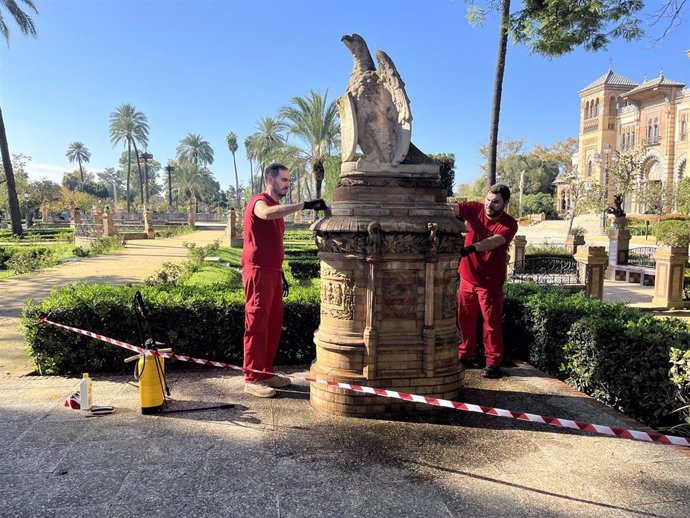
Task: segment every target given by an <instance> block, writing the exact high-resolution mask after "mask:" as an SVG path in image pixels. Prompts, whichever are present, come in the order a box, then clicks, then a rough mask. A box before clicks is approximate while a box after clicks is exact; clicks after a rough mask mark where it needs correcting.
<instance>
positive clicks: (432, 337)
mask: <svg viewBox="0 0 690 518" xmlns="http://www.w3.org/2000/svg"><path fill="white" fill-rule="evenodd" d="M355 37H356V38H355ZM346 38H350V39H351V40H354V43H353V45H352V46H350V45H348V41H346ZM343 41H346V45H348V47H350V48H351V50H352V51H353V55H354V56H355V70H354V71H353V76H355V75H356V74H358V73H359V72H361V68H362V63H364V64H365V65H367V63H368V65H367V66H371V67H373V62H372V61H371V57H370V56H369V54H368V49H367V48H366V44H365V43H364V40H362V39H361V37H358V36H357V35H353V36H351V37H344V38H343ZM355 44H356V45H355ZM353 48H354V49H355V50H353ZM381 54H383V53H382V52H380V51H379V53H377V56H378V57H379V62H380V63H381V61H382V57H381ZM367 56H368V60H367ZM386 59H388V62H389V63H390V66H392V67H393V72H395V67H394V65H392V62H391V61H390V58H388V57H387V56H386ZM383 69H384V66H383V65H382V67H381V69H380V70H379V71H375V70H370V71H368V72H369V73H370V77H371V78H373V75H372V74H380V75H381V76H385V75H386V73H390V72H391V71H390V67H385V70H383ZM358 71H359V72H358ZM395 75H396V76H397V72H395ZM360 79H361V78H360ZM356 80H358V79H356V78H355V80H353V79H352V78H351V79H350V84H349V85H348V93H347V94H346V95H345V97H343V98H342V99H341V101H340V118H341V132H342V133H341V134H342V145H343V164H342V167H341V175H340V182H339V183H338V185H337V186H336V187H335V189H334V194H333V204H332V208H331V214H330V215H327V216H326V217H324V218H323V219H320V220H318V221H316V222H315V223H314V224H313V225H312V226H311V228H312V230H313V231H314V232H315V236H316V244H317V246H318V249H319V258H320V260H321V321H320V325H319V328H318V330H317V331H316V333H315V334H314V341H315V343H316V360H315V362H314V363H313V364H312V368H311V374H312V376H314V377H317V378H322V379H323V378H325V379H327V380H330V381H340V382H348V383H355V384H359V385H365V386H370V387H375V388H387V389H392V390H397V391H400V392H408V393H413V394H421V395H425V396H431V397H438V398H445V399H456V398H458V397H459V395H460V391H461V388H462V379H463V375H464V370H463V369H462V367H461V366H460V363H459V361H458V342H459V336H458V331H457V324H456V320H457V289H458V276H457V268H458V259H459V250H460V248H461V247H462V242H463V236H462V231H463V230H464V226H463V224H462V223H460V222H459V221H458V220H457V219H456V218H455V217H454V216H453V212H452V209H451V208H450V207H449V206H448V205H447V203H446V188H445V187H444V186H443V185H442V184H441V181H440V177H439V167H438V165H436V164H435V163H434V162H433V161H432V160H430V159H429V158H428V157H427V156H426V155H424V154H423V153H422V152H421V151H419V150H418V149H417V148H416V147H414V145H412V144H411V143H410V140H409V138H410V134H409V124H410V122H411V116H410V117H409V120H408V119H404V118H403V119H404V120H406V121H407V122H403V123H400V120H401V118H400V117H397V115H401V117H402V110H404V109H405V108H404V107H403V108H402V109H401V108H399V107H398V108H396V105H395V103H394V102H393V101H392V100H391V98H393V99H397V100H399V101H401V100H405V99H407V96H406V95H405V94H404V91H397V92H395V91H394V92H391V93H390V94H389V95H388V102H389V103H390V105H388V106H378V105H376V104H374V105H371V104H370V105H367V104H366V101H365V100H364V99H363V98H362V97H358V93H357V88H358V86H357V83H356ZM353 81H355V83H353ZM385 82H386V78H385V77H382V78H381V80H380V81H378V82H376V83H375V84H374V87H375V88H378V87H381V85H383V84H385ZM401 84H402V81H400V82H399V83H398V88H400V89H402V86H401ZM371 85H372V83H367V84H364V83H362V82H361V81H360V83H359V86H360V87H361V88H368V87H369V86H371ZM377 85H378V86H377ZM360 93H361V92H360ZM377 99H378V100H379V101H378V102H385V101H383V100H382V99H386V96H383V95H379V96H378V97H377ZM406 102H407V103H409V100H408V101H406ZM407 109H408V110H409V104H408V105H407ZM396 110H397V111H396ZM391 112H393V114H394V115H393V116H391V117H390V118H388V119H385V118H384V119H381V118H379V119H378V120H377V116H378V115H380V114H381V113H389V114H390V113H391ZM367 114H368V115H367ZM371 124H374V125H378V130H376V128H371V127H369V125H371ZM401 127H402V128H403V130H404V128H405V127H407V128H408V130H407V134H405V131H402V130H401ZM396 129H397V130H399V131H397V132H396ZM362 138H365V139H366V138H368V139H379V140H378V141H377V142H371V141H363V140H362ZM395 139H398V140H395ZM400 139H402V141H401V140H400ZM405 140H406V141H405ZM357 145H359V146H360V148H361V149H362V150H363V151H364V157H363V158H361V159H359V160H356V161H355V160H354V149H355V148H356V146H357ZM387 145H388V147H386V146H387ZM401 149H404V151H405V153H404V154H402V155H400V154H399V153H400V150H401ZM382 150H383V151H382ZM386 152H387V153H388V154H386ZM396 153H397V154H396ZM395 162H398V163H397V164H396V163H395ZM310 390H311V398H310V402H311V405H312V406H313V407H314V408H317V409H320V410H324V411H327V412H330V413H334V414H343V415H355V416H356V415H380V414H390V413H399V412H408V411H420V410H430V409H433V408H434V407H431V406H428V405H422V404H416V403H408V402H404V401H400V400H396V399H387V398H383V397H379V396H371V395H366V394H360V393H354V392H351V391H347V390H344V389H338V388H335V387H331V386H326V385H321V384H315V383H313V384H312V385H311V389H310Z"/></svg>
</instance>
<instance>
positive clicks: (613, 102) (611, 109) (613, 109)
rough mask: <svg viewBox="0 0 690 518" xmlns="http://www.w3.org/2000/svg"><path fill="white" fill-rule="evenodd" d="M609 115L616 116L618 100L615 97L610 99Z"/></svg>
mask: <svg viewBox="0 0 690 518" xmlns="http://www.w3.org/2000/svg"><path fill="white" fill-rule="evenodd" d="M609 115H616V98H615V97H614V96H613V95H612V96H611V97H609Z"/></svg>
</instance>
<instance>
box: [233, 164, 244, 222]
mask: <svg viewBox="0 0 690 518" xmlns="http://www.w3.org/2000/svg"><path fill="white" fill-rule="evenodd" d="M232 165H234V166H235V194H237V210H242V196H241V195H240V177H239V176H237V162H236V161H235V152H234V151H233V152H232Z"/></svg>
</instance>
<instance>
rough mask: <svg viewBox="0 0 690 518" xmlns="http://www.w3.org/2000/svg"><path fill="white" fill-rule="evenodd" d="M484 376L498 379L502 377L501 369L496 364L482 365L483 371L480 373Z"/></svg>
mask: <svg viewBox="0 0 690 518" xmlns="http://www.w3.org/2000/svg"><path fill="white" fill-rule="evenodd" d="M482 376H484V377H485V378H491V379H498V378H501V377H503V371H501V368H500V367H499V366H498V365H487V366H486V367H484V373H483V374H482Z"/></svg>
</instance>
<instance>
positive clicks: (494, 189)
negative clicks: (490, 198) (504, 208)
mask: <svg viewBox="0 0 690 518" xmlns="http://www.w3.org/2000/svg"><path fill="white" fill-rule="evenodd" d="M489 192H490V193H491V194H500V195H501V198H503V202H504V203H508V201H509V200H510V189H509V188H508V186H507V185H503V184H502V183H497V184H494V185H492V186H491V187H489Z"/></svg>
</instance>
